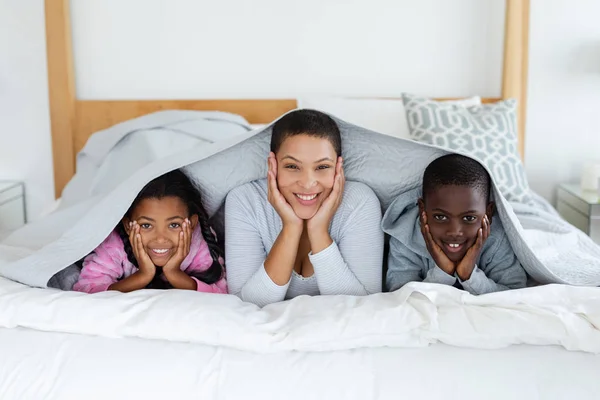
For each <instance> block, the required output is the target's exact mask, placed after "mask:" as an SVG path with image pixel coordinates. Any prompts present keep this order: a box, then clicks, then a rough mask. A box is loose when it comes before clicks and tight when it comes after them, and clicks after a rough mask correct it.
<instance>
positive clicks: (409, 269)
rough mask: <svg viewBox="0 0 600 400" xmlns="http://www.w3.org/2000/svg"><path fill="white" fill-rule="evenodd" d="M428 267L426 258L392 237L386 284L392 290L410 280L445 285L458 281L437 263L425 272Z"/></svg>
mask: <svg viewBox="0 0 600 400" xmlns="http://www.w3.org/2000/svg"><path fill="white" fill-rule="evenodd" d="M427 269H428V266H427V265H426V260H423V258H421V257H420V256H419V255H418V254H416V253H415V252H414V251H412V250H410V249H409V248H408V247H406V246H405V245H404V244H403V243H402V242H400V241H399V240H398V239H396V238H393V237H392V238H391V239H390V251H389V256H388V271H387V275H386V286H387V289H388V290H389V291H390V292H391V291H394V290H397V289H400V288H401V287H402V286H404V285H406V284H407V283H408V282H429V283H440V284H443V285H454V283H455V282H456V278H455V277H454V276H452V275H448V274H447V273H445V272H444V271H443V270H442V269H440V268H439V267H438V266H437V265H436V266H435V267H434V268H431V269H429V271H427V273H425V271H426V270H427ZM423 275H425V278H423Z"/></svg>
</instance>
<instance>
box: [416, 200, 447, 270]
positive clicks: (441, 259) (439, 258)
mask: <svg viewBox="0 0 600 400" xmlns="http://www.w3.org/2000/svg"><path fill="white" fill-rule="evenodd" d="M421 234H422V235H423V238H424V239H425V245H426V246H427V250H428V251H429V254H431V257H433V261H435V263H436V265H437V266H438V267H440V269H441V270H442V271H444V272H445V273H447V274H448V275H452V276H454V271H455V270H456V265H454V263H453V262H452V261H451V260H450V259H449V258H448V256H446V253H444V251H443V250H442V248H441V247H440V246H438V244H437V243H436V242H435V241H434V240H433V237H432V236H431V232H429V225H428V224H427V214H426V213H425V211H423V212H421Z"/></svg>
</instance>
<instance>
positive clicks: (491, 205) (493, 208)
mask: <svg viewBox="0 0 600 400" xmlns="http://www.w3.org/2000/svg"><path fill="white" fill-rule="evenodd" d="M495 212H496V203H494V202H493V201H490V202H489V203H488V205H487V208H486V210H485V214H486V215H487V217H488V221H490V225H491V224H492V216H493V215H494V213H495Z"/></svg>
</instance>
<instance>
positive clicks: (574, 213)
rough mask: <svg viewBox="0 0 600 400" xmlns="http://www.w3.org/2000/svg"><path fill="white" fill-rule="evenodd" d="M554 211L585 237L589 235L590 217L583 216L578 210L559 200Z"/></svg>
mask: <svg viewBox="0 0 600 400" xmlns="http://www.w3.org/2000/svg"><path fill="white" fill-rule="evenodd" d="M556 210H557V211H558V213H559V214H560V216H561V217H563V219H564V220H566V221H567V222H568V223H570V224H571V225H573V226H574V227H576V228H577V229H579V230H581V231H583V232H584V233H585V234H586V235H589V234H590V217H589V216H587V215H585V214H583V213H582V212H581V211H579V210H578V209H575V208H573V207H571V206H570V205H569V204H567V203H565V202H563V201H561V200H559V201H558V203H557V204H556Z"/></svg>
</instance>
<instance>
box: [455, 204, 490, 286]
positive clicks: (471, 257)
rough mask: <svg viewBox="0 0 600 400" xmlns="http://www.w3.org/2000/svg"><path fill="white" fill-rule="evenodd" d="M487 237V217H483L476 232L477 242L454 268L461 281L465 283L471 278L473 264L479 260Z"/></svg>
mask: <svg viewBox="0 0 600 400" xmlns="http://www.w3.org/2000/svg"><path fill="white" fill-rule="evenodd" d="M489 236H490V221H489V219H488V217H487V215H485V216H484V217H483V219H482V220H481V228H479V230H478V231H477V240H476V241H475V244H474V245H473V246H471V248H470V249H469V250H467V254H465V256H464V257H463V259H462V260H461V261H460V263H458V266H457V267H456V274H457V275H458V277H459V278H460V279H461V280H462V281H467V280H469V279H470V278H471V274H472V273H473V270H474V269H475V263H476V262H477V259H478V258H479V254H481V249H483V244H484V243H485V241H486V240H487V238H488V237H489Z"/></svg>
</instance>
